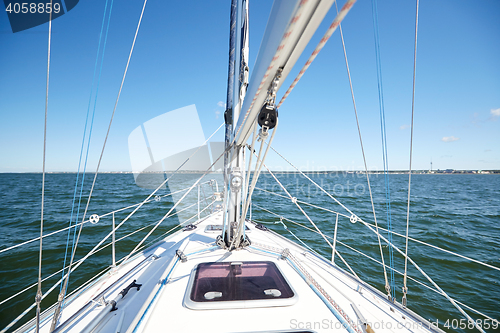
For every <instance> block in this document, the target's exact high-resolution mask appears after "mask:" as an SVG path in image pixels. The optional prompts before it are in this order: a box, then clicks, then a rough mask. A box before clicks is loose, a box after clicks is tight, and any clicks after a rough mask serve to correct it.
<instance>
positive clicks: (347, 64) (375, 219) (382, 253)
mask: <svg viewBox="0 0 500 333" xmlns="http://www.w3.org/2000/svg"><path fill="white" fill-rule="evenodd" d="M335 6H337V3H335ZM339 32H340V39H341V40H342V48H343V50H344V59H345V65H346V69H347V76H348V78H349V87H350V89H351V97H352V105H353V108H354V115H355V116H356V125H357V128H358V135H359V144H360V146H361V153H362V155H363V163H364V166H365V174H366V182H367V183H368V192H369V194H370V202H371V205H372V211H373V219H374V221H375V225H376V226H377V229H378V223H377V214H376V213H375V205H374V204H373V195H372V188H371V185H370V176H369V175H368V166H367V164H366V156H365V149H364V147H363V139H362V137H361V128H360V126H359V119H358V110H357V108H356V100H355V99H354V89H353V87H352V80H351V71H350V70H349V62H348V61H347V52H346V49H345V43H344V34H343V33H342V26H341V25H340V24H339ZM377 239H378V246H379V249H380V257H381V258H382V262H383V263H384V279H385V290H386V291H387V297H388V298H389V299H390V300H392V296H391V287H390V285H389V280H388V279H387V270H386V269H385V260H384V252H383V251H382V243H381V242H380V237H377Z"/></svg>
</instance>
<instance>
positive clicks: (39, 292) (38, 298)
mask: <svg viewBox="0 0 500 333" xmlns="http://www.w3.org/2000/svg"><path fill="white" fill-rule="evenodd" d="M50 4H51V6H52V0H50ZM51 36H52V11H51V12H50V16H49V41H48V47H47V82H46V90H45V117H44V125H43V157H42V159H43V162H42V206H41V213H40V215H41V216H40V249H39V251H38V253H39V255H38V286H37V292H36V296H35V302H36V332H37V333H38V332H39V331H40V310H41V309H40V303H41V302H42V248H43V246H42V244H43V203H44V199H45V153H46V150H47V110H48V106H49V74H50V44H51Z"/></svg>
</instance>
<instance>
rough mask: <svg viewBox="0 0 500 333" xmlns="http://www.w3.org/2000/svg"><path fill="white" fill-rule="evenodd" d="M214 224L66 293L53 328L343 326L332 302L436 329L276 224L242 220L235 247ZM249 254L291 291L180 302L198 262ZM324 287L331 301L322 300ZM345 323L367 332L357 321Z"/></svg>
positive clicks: (389, 322)
mask: <svg viewBox="0 0 500 333" xmlns="http://www.w3.org/2000/svg"><path fill="white" fill-rule="evenodd" d="M220 224H222V213H221V212H219V213H215V214H214V215H212V216H210V217H208V218H207V219H204V220H202V221H201V222H199V223H197V228H196V229H194V230H186V231H179V232H177V233H176V234H173V235H172V236H170V237H167V238H166V239H165V240H164V241H162V242H160V243H159V244H157V245H156V246H155V247H153V248H150V249H148V250H146V251H145V252H143V253H141V254H140V255H138V256H136V257H134V258H133V259H132V260H130V261H129V262H127V263H126V264H125V265H123V266H121V267H120V268H119V269H118V270H116V271H115V272H114V273H107V274H105V275H104V276H102V277H101V278H100V279H99V280H97V281H96V282H95V283H94V284H93V285H91V286H90V287H88V288H87V289H84V290H83V291H81V292H80V293H79V294H76V296H74V297H73V298H72V297H70V298H69V300H70V301H69V303H68V304H67V305H66V306H65V308H64V310H63V312H62V316H61V319H60V321H59V326H58V328H57V329H56V330H55V332H69V331H74V332H81V331H83V332H91V331H93V332H270V331H280V332H290V331H296V332H300V331H308V332H311V331H312V332H337V331H338V332H346V331H349V330H347V329H346V328H344V327H343V326H342V324H341V322H340V321H339V319H337V317H336V316H335V315H334V312H335V310H334V311H333V312H332V308H333V307H334V306H333V305H332V304H336V306H335V307H336V308H337V309H341V311H337V316H340V317H341V318H348V319H350V320H352V321H353V322H355V323H359V317H358V315H359V314H361V316H362V317H364V318H365V320H366V321H367V322H368V323H370V326H371V328H372V329H373V330H374V331H375V332H429V331H440V330H438V329H437V328H435V327H431V328H430V329H429V323H428V322H427V321H424V320H423V319H422V318H420V317H418V316H417V315H415V314H414V313H412V312H411V311H408V310H405V309H403V308H401V307H400V306H399V305H398V304H396V305H395V304H390V303H389V302H388V301H386V298H385V297H386V296H384V295H383V294H381V293H379V292H378V291H375V290H373V289H372V288H371V287H369V286H368V285H366V284H364V283H362V282H359V281H357V280H356V279H355V278H354V277H352V276H351V275H350V274H348V273H346V272H344V271H343V270H341V269H339V268H338V267H336V266H333V265H332V264H330V263H329V262H328V261H326V260H325V259H323V258H320V257H318V256H317V255H315V254H313V253H311V252H309V251H307V250H305V249H304V248H302V247H300V246H298V245H296V244H295V243H293V242H290V241H289V240H287V239H285V238H284V237H281V236H279V235H277V234H276V233H274V232H271V231H265V230H259V229H257V228H256V227H255V225H254V224H253V223H247V226H248V228H249V231H248V236H249V238H250V240H251V242H252V245H251V246H249V247H246V248H244V249H242V250H238V251H233V252H227V251H226V250H222V249H220V248H217V247H215V244H214V241H215V238H216V237H217V235H218V233H213V232H210V231H206V230H205V229H206V226H208V225H220ZM179 249H180V250H181V251H182V252H183V253H184V254H185V255H186V257H187V261H185V262H182V260H180V257H179V256H177V255H176V251H177V250H179ZM284 249H288V250H289V251H290V252H289V253H290V256H289V259H283V258H282V256H281V252H282V251H283V250H284ZM290 258H293V259H294V260H295V261H293V260H290ZM255 261H269V262H272V263H274V264H275V265H276V266H277V267H278V268H279V270H280V271H281V273H282V274H283V276H284V277H285V279H286V281H288V283H289V285H290V286H291V288H292V289H293V291H294V293H295V296H294V297H295V299H294V300H293V301H290V302H284V303H282V304H280V303H279V302H278V303H276V302H275V303H272V302H270V303H269V304H266V300H260V301H259V302H260V303H259V304H258V305H255V304H250V305H248V304H247V305H248V306H247V305H245V303H244V302H243V303H242V302H241V301H239V302H234V303H231V302H232V301H227V302H219V303H227V304H223V305H221V306H218V305H215V306H214V308H211V309H192V308H188V307H187V306H186V305H185V303H184V299H185V296H186V293H189V290H188V289H187V288H188V282H189V280H190V275H191V273H192V271H193V269H194V268H195V267H196V265H198V264H200V263H207V262H231V263H238V262H240V263H241V262H255ZM301 270H305V271H307V273H308V274H309V275H310V277H309V278H306V277H305V275H304V274H303V273H302V271H301ZM311 278H312V279H311ZM306 279H307V281H308V282H306ZM134 280H136V283H137V284H141V285H142V286H141V287H140V290H139V291H137V288H135V287H134V288H130V290H129V291H128V293H127V294H126V296H124V297H123V298H120V296H118V294H119V293H120V291H122V290H123V289H124V288H126V287H127V286H129V285H130V284H131V283H132V282H133V281H134ZM318 286H319V288H322V289H323V290H322V292H320V291H319V289H318ZM325 295H327V296H330V297H331V299H333V301H334V302H333V303H332V302H328V301H327V297H325ZM101 296H104V299H105V300H107V301H109V300H112V299H117V305H116V307H117V309H116V310H115V311H112V312H109V309H108V311H104V309H105V306H104V305H103V303H102V302H101V303H99V298H101ZM117 296H118V297H117ZM188 297H189V295H188ZM271 301H277V300H271ZM211 304H215V303H211ZM353 305H354V307H353ZM354 308H356V310H357V312H358V315H357V314H356V311H355V310H354ZM339 312H344V314H341V313H339ZM99 314H101V316H100V317H99ZM95 318H98V319H95ZM51 319H52V313H51V311H50V310H49V311H46V314H45V317H44V320H43V321H42V323H41V330H40V331H41V332H49V327H50V322H51ZM33 325H34V323H33V322H31V323H29V324H27V325H25V326H24V327H23V328H21V330H30V329H31V330H34V326H33ZM349 329H350V330H351V331H352V332H366V330H365V329H364V326H363V325H357V326H356V327H355V328H349Z"/></svg>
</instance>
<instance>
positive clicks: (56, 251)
mask: <svg viewBox="0 0 500 333" xmlns="http://www.w3.org/2000/svg"><path fill="white" fill-rule="evenodd" d="M308 176H309V177H310V178H311V179H312V180H313V181H314V182H316V183H317V184H318V185H320V186H322V187H323V188H324V189H325V190H327V191H328V192H329V193H330V194H331V195H332V196H334V197H335V198H336V199H337V200H338V201H339V202H340V203H341V204H342V205H344V206H345V208H344V207H342V206H341V205H339V204H338V203H337V202H335V201H334V200H332V199H331V198H330V197H329V196H327V195H326V194H325V193H323V192H322V191H321V190H320V189H319V188H318V187H316V186H315V185H314V184H312V183H311V182H310V181H309V180H307V179H306V178H304V177H303V176H302V175H300V174H297V173H278V174H277V175H276V177H277V178H278V180H279V183H278V182H276V180H275V179H274V178H273V176H272V175H270V174H262V175H261V177H260V179H259V181H258V184H257V189H256V190H255V192H254V195H253V201H252V207H251V214H252V219H253V220H255V221H258V222H259V223H262V224H265V225H266V226H267V227H268V228H270V229H272V230H274V231H276V232H278V233H280V234H282V235H284V236H285V237H288V238H289V239H291V240H294V241H296V242H300V241H302V242H304V243H305V244H307V246H310V247H311V248H312V249H314V250H315V251H317V252H318V253H320V254H321V255H322V256H324V257H325V258H326V259H328V260H331V258H332V249H331V247H329V246H328V245H327V244H326V242H325V241H324V239H323V238H322V236H321V235H319V234H317V233H315V232H313V231H311V230H308V229H306V228H305V227H307V228H310V229H314V227H313V226H312V225H311V223H310V222H309V220H308V218H307V217H306V216H304V214H303V213H302V212H301V211H300V210H299V208H298V207H297V206H296V205H295V204H294V203H293V202H292V200H291V199H290V197H292V198H297V200H298V203H299V205H300V206H301V207H302V208H303V209H304V211H305V212H306V214H307V215H308V217H309V218H310V219H311V220H312V221H314V222H315V224H316V225H317V226H318V228H319V229H320V230H321V231H322V233H323V234H324V235H325V237H328V238H329V240H330V242H332V238H333V235H334V230H335V222H336V220H337V213H339V215H338V224H337V225H338V231H337V241H338V242H337V244H336V249H337V250H338V252H339V253H340V255H342V257H343V258H344V259H345V260H346V261H347V263H348V264H349V265H350V266H351V268H352V269H353V270H354V271H355V272H356V274H358V276H359V277H360V278H361V279H363V280H364V281H366V282H368V283H369V284H371V285H373V286H374V287H375V288H377V289H379V290H381V291H383V292H384V286H385V279H384V270H383V268H382V266H381V265H380V261H381V254H380V248H379V242H378V238H377V235H376V233H375V232H373V231H372V230H370V229H369V228H368V227H367V226H366V225H364V224H363V223H362V222H361V221H356V222H355V223H352V222H351V218H350V217H351V213H350V212H349V211H351V212H352V213H353V214H355V216H357V217H359V218H360V219H362V220H363V221H364V222H366V223H369V224H372V225H374V224H375V218H376V220H377V225H378V226H379V227H381V228H385V229H387V228H388V214H387V202H388V200H387V194H386V186H385V180H384V175H381V174H371V175H370V184H371V192H372V197H373V205H374V208H375V215H374V214H373V210H372V203H371V199H370V191H369V189H370V188H369V186H368V183H367V179H366V175H364V174H359V173H347V172H324V173H311V174H308ZM76 177H77V175H76V174H74V173H51V174H47V175H46V182H45V200H44V229H43V234H44V235H47V234H50V233H52V232H55V231H57V230H60V229H62V228H65V227H68V226H69V223H70V217H71V212H72V211H73V217H72V221H73V223H75V221H78V222H81V219H82V215H83V212H84V210H85V207H86V204H87V199H86V198H87V196H88V193H89V191H90V187H91V184H92V180H93V177H94V175H93V174H87V175H85V177H86V179H85V185H84V188H83V190H82V199H81V200H78V199H79V197H80V189H77V191H76V192H75V183H76V180H77V178H76ZM174 177H180V178H182V177H187V176H186V175H182V174H180V175H176V176H174ZM188 178H189V179H192V178H193V177H192V175H189V177H188ZM205 178H207V179H211V178H214V179H215V180H217V181H218V182H219V184H220V189H219V190H220V191H222V184H221V180H222V177H221V175H220V174H215V175H211V176H208V177H205ZM41 180H42V175H41V174H28V173H26V174H14V173H9V174H0V197H1V199H0V251H1V250H2V249H6V248H9V247H11V246H13V245H16V244H19V243H22V242H25V241H28V240H30V239H34V238H36V237H38V236H39V234H40V218H41V217H40V211H41ZM81 180H82V176H81V175H80V176H79V181H81ZM280 184H281V185H280ZM389 185H390V200H389V202H390V210H391V214H390V220H391V224H392V230H393V231H394V232H395V233H398V234H401V235H405V233H406V224H407V204H408V202H407V199H408V175H404V174H390V175H389ZM212 189H215V187H214V185H213V184H206V185H205V186H204V187H201V189H200V198H201V199H204V198H207V200H206V201H205V200H200V201H201V202H200V206H201V209H203V208H204V207H205V203H209V202H210V200H211V197H210V195H211V192H210V191H211V190H212ZM285 190H286V191H285ZM151 192H152V190H150V189H144V188H140V187H138V186H136V184H135V182H134V177H133V175H132V174H127V173H113V174H99V175H98V177H97V180H96V183H95V188H94V191H93V195H92V199H91V201H90V203H89V207H88V210H87V214H86V216H87V218H88V217H89V216H90V215H93V214H97V215H98V216H99V217H100V218H99V221H98V222H97V223H95V224H92V223H86V224H84V226H83V228H82V230H81V236H80V238H79V241H78V246H77V251H76V256H75V261H76V260H78V259H80V258H82V257H83V256H84V255H85V254H86V253H88V252H89V251H90V250H91V249H92V248H93V247H94V246H95V245H96V244H97V243H98V242H99V241H100V240H101V239H102V238H103V237H105V236H106V235H108V234H109V232H110V231H111V229H112V223H113V215H114V219H115V223H116V224H117V225H118V224H119V223H120V222H121V221H123V219H124V218H126V217H127V216H128V214H129V213H131V212H132V210H133V209H134V208H135V207H131V208H128V209H125V210H122V211H118V212H115V213H114V214H109V215H107V216H103V215H105V214H106V213H109V212H111V211H114V210H119V209H121V208H125V207H128V206H131V205H134V204H137V203H139V202H141V201H143V200H144V199H145V198H146V197H147V196H148V195H149V194H151ZM171 192H174V189H173V188H169V187H166V188H163V189H160V190H159V191H158V192H157V193H155V195H153V196H152V197H151V200H150V201H149V202H148V203H146V204H145V205H144V206H143V207H141V209H139V210H138V211H137V213H135V214H134V215H133V216H131V217H130V218H129V219H128V220H127V221H126V222H125V223H124V224H123V225H122V226H121V227H120V229H118V230H117V231H116V239H117V240H119V241H118V242H117V243H116V260H117V261H119V260H120V259H121V258H123V257H124V256H126V255H127V254H128V253H129V252H130V251H131V250H132V249H133V248H134V247H135V245H136V244H137V243H138V242H139V241H140V240H142V239H143V237H144V236H145V235H146V234H147V233H148V232H149V231H150V230H151V228H153V226H154V225H156V223H157V222H158V221H160V220H161V219H162V218H163V217H164V216H165V214H166V213H167V212H168V211H169V210H171V208H172V207H173V205H174V203H175V202H176V201H177V200H178V199H179V196H178V195H176V196H174V195H172V196H167V195H168V194H169V193H171ZM209 192H210V193H209ZM269 192H273V193H269ZM183 193H185V192H182V194H183ZM276 194H279V195H276ZM74 197H76V202H75V205H74V208H73V209H72V202H73V198H74ZM410 197H411V201H410V215H409V236H410V237H412V238H414V239H417V240H418V241H421V242H424V243H428V244H431V245H434V246H436V247H439V248H441V249H437V248H433V247H430V246H428V245H426V244H423V243H419V242H417V241H414V240H409V244H408V255H409V257H410V258H412V259H413V260H414V261H415V262H416V263H417V264H418V265H419V266H420V267H421V269H423V270H424V271H425V272H426V273H427V274H428V275H429V276H430V277H431V278H432V279H433V281H434V282H435V283H436V284H438V285H439V286H440V287H441V288H442V289H443V290H444V291H445V292H446V293H447V294H448V295H449V296H450V297H451V298H453V299H455V300H457V301H459V302H462V303H464V304H466V305H468V306H470V307H472V308H474V309H476V310H479V311H480V312H482V313H484V314H486V315H488V316H489V317H492V318H496V319H500V284H499V281H500V271H499V270H495V269H493V268H489V267H486V266H484V265H481V264H478V263H475V262H472V261H469V260H467V259H464V258H462V257H459V256H455V255H453V254H450V253H448V252H445V251H443V250H446V251H450V252H453V253H458V254H460V255H463V256H466V257H470V258H473V259H476V260H478V261H481V262H483V263H486V264H487V265H491V266H495V267H500V251H499V248H500V175H493V174H485V175H479V174H414V175H412V177H411V196H410ZM185 202H186V203H183V205H180V206H178V207H177V209H176V210H173V211H172V213H171V214H173V213H175V212H176V211H179V210H181V209H185V210H184V211H183V212H182V213H181V214H179V215H173V216H171V217H168V218H166V219H165V220H164V221H163V222H162V223H161V224H160V225H159V226H158V228H157V229H156V230H155V231H154V232H153V233H152V235H151V236H150V237H149V238H148V240H146V242H145V244H148V242H149V243H154V241H155V239H158V238H160V239H161V237H162V235H164V234H165V233H166V232H169V231H170V230H171V229H172V228H174V230H173V231H175V230H178V229H179V228H178V227H177V226H178V225H179V223H190V221H189V220H188V219H189V216H191V215H192V217H193V219H192V220H191V221H192V222H194V221H196V218H197V214H198V205H197V202H198V188H197V187H195V188H193V190H192V191H191V193H190V194H189V195H187V196H186V199H185ZM306 203H308V204H310V205H308V204H306ZM78 204H79V206H80V208H79V209H78ZM311 205H314V206H317V207H314V206H311ZM318 207H321V208H324V209H326V210H324V209H320V208H318ZM346 208H347V209H348V210H349V211H348V210H346ZM207 212H209V210H206V211H202V212H201V213H200V215H201V216H205V214H206V213H207ZM270 212H272V213H270ZM353 221H354V219H353ZM285 226H286V227H287V228H285ZM139 229H141V230H140V231H139V232H137V233H135V234H132V235H130V233H131V232H133V231H135V230H139ZM74 230H75V229H74V228H73V229H70V230H69V231H70V232H69V234H68V231H63V232H60V233H57V234H55V235H52V236H48V237H46V238H44V239H43V260H42V277H44V278H45V277H47V276H50V275H52V274H54V273H56V272H57V271H59V270H61V269H62V267H63V263H64V260H65V253H68V254H66V265H68V264H69V261H70V253H71V247H72V245H73V243H74V241H73V236H74V235H75V234H76V235H78V232H79V229H76V233H75V232H74ZM380 235H381V236H383V237H385V238H386V239H387V238H388V233H387V231H384V230H382V229H380ZM249 237H250V239H251V234H250V235H249ZM297 238H298V239H300V241H299V240H297ZM380 241H381V244H382V252H383V254H384V261H385V264H386V265H387V266H388V268H387V276H388V280H389V283H391V274H390V272H391V268H390V262H391V261H390V251H389V246H388V244H387V243H386V242H385V241H384V240H383V239H381V240H380ZM392 241H393V244H394V245H395V246H397V247H398V248H399V249H400V250H401V251H403V252H405V250H406V244H405V238H404V237H401V236H398V235H396V234H393V236H392ZM110 242H111V238H108V239H107V240H106V241H105V242H104V243H103V245H102V246H106V247H104V248H103V249H102V250H100V251H99V252H97V253H96V254H94V255H93V256H91V257H90V258H89V259H88V260H86V261H85V263H84V264H82V265H81V266H80V267H79V268H78V269H77V270H76V271H75V272H73V273H72V274H71V278H70V284H69V290H70V291H71V290H73V289H75V288H76V287H77V286H79V285H81V284H82V283H84V282H85V281H87V280H88V279H90V278H92V277H93V276H95V275H96V274H98V273H99V272H101V271H102V270H104V269H106V268H107V267H108V266H110V265H111V264H112V255H111V246H109V245H110ZM67 248H68V250H66V249H67ZM356 251H359V252H361V253H363V254H360V253H359V252H356ZM38 255H39V241H33V242H30V243H28V244H26V245H23V246H21V247H17V248H14V249H12V250H9V251H5V252H2V253H0V263H1V264H0V286H1V287H0V302H1V301H3V300H5V299H7V298H8V297H10V296H11V295H13V294H15V293H18V292H20V291H22V290H23V289H25V288H26V287H29V286H32V285H34V286H33V287H31V288H29V289H28V290H26V291H25V292H23V293H21V294H20V295H19V296H17V297H15V298H13V299H12V300H10V301H8V302H5V303H3V304H0V328H3V327H5V326H6V325H7V324H8V323H10V322H11V321H12V320H14V319H15V318H16V317H17V316H18V315H19V314H20V313H21V312H23V311H24V310H25V309H26V308H27V307H29V306H30V305H31V304H33V301H34V296H35V293H36V285H35V284H36V282H37V276H38ZM335 264H337V265H338V266H340V267H341V268H343V269H345V270H348V268H347V267H346V266H345V265H344V264H343V263H342V261H341V260H340V258H339V257H338V256H336V257H335ZM392 269H393V270H394V272H395V273H394V286H395V296H396V300H397V301H398V302H401V297H402V287H403V277H402V275H401V274H400V273H403V272H404V269H405V261H404V257H403V256H402V255H401V254H400V253H398V252H397V251H394V253H393V265H392ZM407 271H408V276H409V279H408V284H407V286H408V294H407V297H408V307H409V308H410V309H411V310H413V311H415V312H416V313H418V314H419V315H421V316H422V317H423V318H425V319H428V320H430V321H431V322H433V323H438V324H439V326H440V327H441V328H443V329H445V330H446V331H459V332H466V331H470V330H468V329H465V330H461V329H460V326H462V327H463V325H464V320H462V322H461V321H460V320H461V319H462V318H463V316H462V315H461V314H460V313H459V312H458V310H456V309H455V308H454V307H453V305H452V304H451V303H450V302H449V301H448V300H446V298H445V297H444V296H442V295H439V294H438V293H436V292H435V291H433V290H431V289H429V288H432V289H435V287H434V286H433V285H432V284H431V283H430V282H429V280H428V279H427V278H426V277H424V276H423V275H422V274H421V273H420V272H419V271H418V270H417V269H416V268H415V267H414V266H413V265H411V264H410V263H408V270H407ZM61 274H62V273H57V274H54V276H53V277H51V278H49V279H47V280H46V281H44V282H43V285H42V290H43V292H44V293H45V292H46V291H47V290H48V289H49V288H50V287H51V286H53V285H54V284H55V283H56V282H57V281H58V280H59V279H60V278H61ZM413 279H414V280H416V281H418V282H416V281H414V280H413ZM422 284H424V285H422ZM426 286H427V287H426ZM59 289H60V287H59V286H57V287H56V288H55V290H54V291H53V292H52V293H51V294H49V296H47V298H46V299H44V301H43V302H42V307H43V308H46V307H48V306H50V305H51V304H53V303H54V302H55V301H56V299H57V294H58V292H59ZM384 293H385V292H384ZM464 310H465V311H467V312H468V313H469V314H470V315H471V316H472V317H473V318H474V319H477V320H478V322H479V323H481V324H483V326H485V327H486V324H487V323H488V320H487V319H485V318H484V317H482V316H480V315H478V314H476V313H474V312H473V311H471V310H469V309H467V308H465V307H464ZM33 316H34V311H33V310H32V311H31V312H29V314H28V315H27V316H26V317H25V318H23V319H22V320H21V321H20V322H24V321H26V320H27V319H30V318H32V317H33ZM465 324H466V322H465ZM489 324H490V329H486V331H488V332H494V331H497V330H500V327H498V328H497V329H496V330H495V329H493V326H492V325H493V323H492V322H491V321H489ZM443 325H445V326H443ZM284 329H286V328H284Z"/></svg>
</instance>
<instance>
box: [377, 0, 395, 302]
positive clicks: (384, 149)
mask: <svg viewBox="0 0 500 333" xmlns="http://www.w3.org/2000/svg"><path fill="white" fill-rule="evenodd" d="M372 16H373V35H374V40H375V60H376V67H377V86H378V103H379V113H380V135H381V138H382V160H383V164H384V182H385V207H386V213H387V229H388V230H389V232H388V234H387V239H388V240H389V242H390V243H392V233H391V231H392V214H391V190H390V187H389V159H388V153H387V131H386V126H385V107H384V89H383V85H382V62H381V60H380V36H379V30H378V27H379V24H378V9H377V0H372ZM389 267H391V268H394V250H393V249H392V246H389ZM389 275H390V288H391V295H392V299H393V300H394V299H395V298H396V286H395V281H394V270H392V269H391V270H390V271H389Z"/></svg>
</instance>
